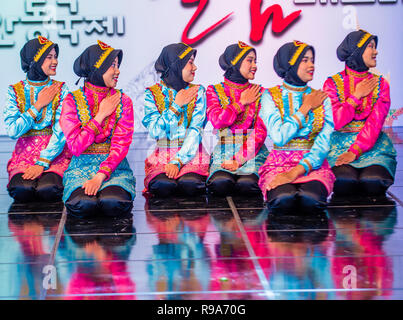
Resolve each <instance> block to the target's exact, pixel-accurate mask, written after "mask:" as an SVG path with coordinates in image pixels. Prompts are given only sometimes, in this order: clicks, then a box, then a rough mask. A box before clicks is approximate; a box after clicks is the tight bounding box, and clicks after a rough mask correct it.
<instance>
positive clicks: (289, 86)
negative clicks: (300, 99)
mask: <svg viewBox="0 0 403 320" xmlns="http://www.w3.org/2000/svg"><path fill="white" fill-rule="evenodd" d="M283 86H284V88H286V89H287V90H290V91H297V92H303V91H306V90H307V89H308V86H303V87H299V86H292V85H290V84H288V83H287V82H285V81H284V82H283Z"/></svg>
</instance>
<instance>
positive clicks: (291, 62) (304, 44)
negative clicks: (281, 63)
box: [288, 41, 308, 66]
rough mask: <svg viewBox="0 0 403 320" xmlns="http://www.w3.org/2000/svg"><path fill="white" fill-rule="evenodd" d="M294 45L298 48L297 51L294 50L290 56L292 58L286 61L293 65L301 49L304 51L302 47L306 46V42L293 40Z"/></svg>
mask: <svg viewBox="0 0 403 320" xmlns="http://www.w3.org/2000/svg"><path fill="white" fill-rule="evenodd" d="M294 46H296V47H297V48H298V49H297V51H295V53H294V55H293V56H292V58H291V59H290V61H288V63H289V64H290V65H291V66H293V65H294V64H295V63H296V62H297V60H298V58H299V56H300V55H301V53H302V51H304V49H305V48H306V47H307V46H308V45H307V44H306V43H303V42H300V41H294Z"/></svg>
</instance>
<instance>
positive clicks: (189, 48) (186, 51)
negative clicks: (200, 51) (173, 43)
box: [179, 42, 193, 60]
mask: <svg viewBox="0 0 403 320" xmlns="http://www.w3.org/2000/svg"><path fill="white" fill-rule="evenodd" d="M182 44H184V45H185V46H187V48H186V49H185V51H183V52H182V53H181V54H180V55H179V59H181V60H182V59H183V58H184V57H186V56H187V55H188V53H189V52H190V51H192V50H193V48H191V47H190V46H188V45H187V44H186V43H183V42H182Z"/></svg>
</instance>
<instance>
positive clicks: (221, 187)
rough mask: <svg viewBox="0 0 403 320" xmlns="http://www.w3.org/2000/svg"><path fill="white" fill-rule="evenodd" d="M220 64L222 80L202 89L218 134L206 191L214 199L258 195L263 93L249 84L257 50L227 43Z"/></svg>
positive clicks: (263, 149)
mask: <svg viewBox="0 0 403 320" xmlns="http://www.w3.org/2000/svg"><path fill="white" fill-rule="evenodd" d="M219 64H220V66H221V68H222V69H223V70H224V71H225V74H224V81H223V82H221V83H219V84H216V85H211V86H209V87H208V88H207V105H208V107H207V118H208V120H209V121H210V122H211V123H212V125H213V127H214V128H215V129H216V130H217V133H218V144H217V146H216V147H215V149H214V152H213V155H212V159H211V166H210V174H209V178H208V181H207V187H208V190H209V193H211V194H215V195H218V196H226V195H230V194H233V193H237V194H239V195H250V194H260V189H259V185H258V181H259V175H258V171H259V168H260V166H261V165H262V164H263V163H264V161H265V160H266V157H267V155H268V150H267V148H266V146H265V145H264V142H265V139H266V135H267V131H266V127H265V125H264V123H263V121H262V120H261V119H260V118H259V117H258V114H259V110H260V97H261V95H262V93H263V91H264V89H263V88H262V87H261V86H260V85H258V84H252V83H250V82H249V81H250V80H253V79H255V73H256V71H257V66H256V49H255V48H253V47H251V46H249V45H247V44H245V43H243V42H238V43H237V44H232V45H230V46H228V47H227V48H226V49H225V51H224V53H223V54H222V55H221V57H220V59H219Z"/></svg>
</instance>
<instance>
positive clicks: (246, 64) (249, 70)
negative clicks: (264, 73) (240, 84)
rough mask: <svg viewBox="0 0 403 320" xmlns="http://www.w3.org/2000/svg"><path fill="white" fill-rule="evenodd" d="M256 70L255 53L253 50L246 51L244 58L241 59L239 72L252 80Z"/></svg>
mask: <svg viewBox="0 0 403 320" xmlns="http://www.w3.org/2000/svg"><path fill="white" fill-rule="evenodd" d="M256 71H257V66H256V53H255V51H253V50H252V51H251V52H249V53H248V55H247V56H246V58H245V59H243V61H242V63H241V67H240V68H239V72H240V73H241V75H242V77H244V78H245V79H248V80H253V79H255V74H256Z"/></svg>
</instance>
